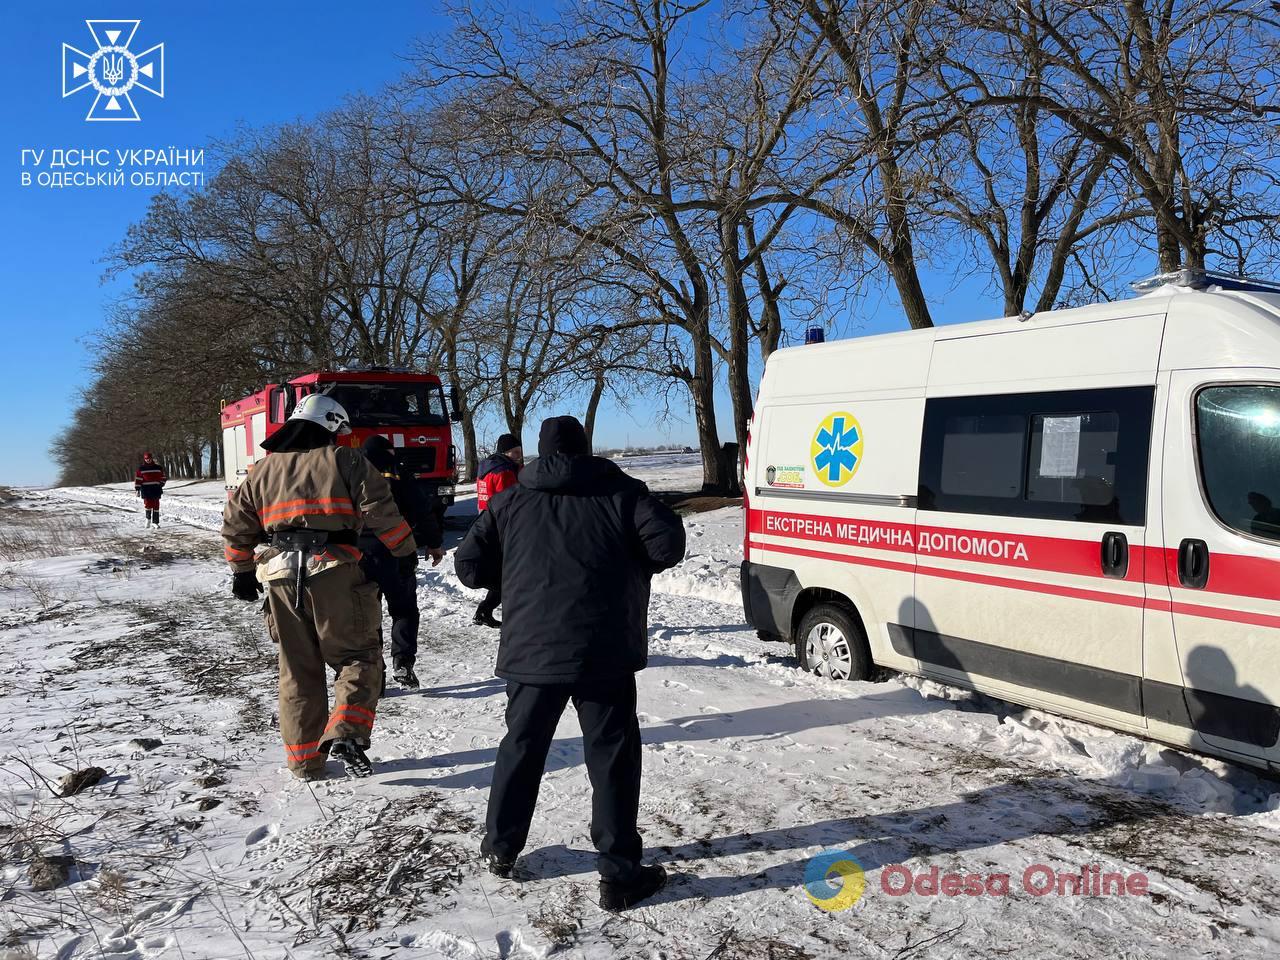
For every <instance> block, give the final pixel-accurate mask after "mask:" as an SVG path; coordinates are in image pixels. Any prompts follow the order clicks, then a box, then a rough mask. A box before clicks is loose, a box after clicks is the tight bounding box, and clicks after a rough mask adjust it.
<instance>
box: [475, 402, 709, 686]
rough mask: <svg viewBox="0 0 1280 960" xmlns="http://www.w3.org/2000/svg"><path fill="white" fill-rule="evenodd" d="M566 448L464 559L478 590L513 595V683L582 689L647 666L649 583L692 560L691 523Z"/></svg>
mask: <svg viewBox="0 0 1280 960" xmlns="http://www.w3.org/2000/svg"><path fill="white" fill-rule="evenodd" d="M566 419H569V418H566ZM575 423H576V421H575ZM581 429H582V428H581V426H580V425H578V426H577V430H579V431H580V430H581ZM545 432H546V431H545V425H544V434H545ZM584 439H585V438H584ZM564 446H565V445H559V449H560V450H561V452H550V453H548V452H547V451H548V450H552V449H556V448H557V445H555V444H552V445H551V446H548V445H545V444H540V445H539V453H540V454H541V455H540V456H539V458H538V460H537V461H535V462H534V463H532V464H530V465H529V466H527V467H525V469H524V470H523V471H522V472H521V474H520V481H519V483H518V484H517V485H516V486H514V487H511V488H509V489H507V490H503V491H502V492H501V493H499V494H498V495H497V496H496V497H494V498H493V500H492V501H491V502H490V504H489V509H488V510H486V511H484V512H483V513H481V514H480V517H479V519H478V520H477V521H476V523H475V524H474V525H473V526H472V528H471V531H470V533H469V534H468V535H467V538H466V540H465V541H463V543H462V545H461V546H460V547H459V548H458V550H457V553H456V555H455V558H454V565H455V569H456V570H457V573H458V578H459V579H460V580H461V581H462V582H463V583H464V584H466V585H467V586H469V587H489V588H492V587H496V586H501V588H502V614H503V615H502V637H501V642H500V643H499V646H498V664H497V671H496V672H497V674H498V676H499V677H502V678H504V679H506V680H515V681H518V682H521V683H533V684H537V683H542V684H550V683H575V682H578V681H581V680H592V679H607V678H612V677H619V676H624V675H626V674H629V673H634V672H635V671H637V670H641V669H643V668H644V666H645V663H646V661H647V659H648V623H647V620H648V608H649V580H650V578H651V577H652V576H653V575H654V574H655V573H657V572H658V571H660V570H665V569H667V568H668V567H672V566H674V565H675V564H677V563H679V562H680V560H681V559H683V557H684V546H685V535H684V525H683V523H682V522H681V520H680V518H679V517H678V516H676V514H675V513H673V512H672V511H671V510H669V509H668V508H667V507H666V506H664V505H663V504H662V503H660V502H659V501H658V500H656V499H655V498H654V497H652V496H651V495H650V494H649V491H648V488H647V487H645V485H644V484H643V483H641V482H640V481H639V480H636V479H635V478H633V477H629V476H627V475H626V474H625V473H623V472H622V470H621V469H620V468H619V467H618V466H617V464H615V463H613V462H612V461H611V460H605V459H602V458H599V457H592V456H585V455H576V456H575V455H571V453H566V452H563V447H564ZM568 446H569V447H570V450H571V451H576V450H577V449H578V448H579V447H580V446H581V443H580V442H575V443H573V444H569V445H568Z"/></svg>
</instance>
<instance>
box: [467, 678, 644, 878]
mask: <svg viewBox="0 0 1280 960" xmlns="http://www.w3.org/2000/svg"><path fill="white" fill-rule="evenodd" d="M570 700H572V701H573V706H574V708H575V709H576V710H577V711H578V723H579V724H580V725H581V727H582V752H583V756H584V759H585V760H586V765H587V776H588V777H589V778H590V780H591V842H592V843H594V844H595V847H596V850H597V851H599V854H600V856H599V858H598V860H597V861H596V865H597V869H598V870H599V871H600V877H601V879H603V880H614V881H624V882H625V881H629V880H631V879H632V878H633V877H634V876H635V874H636V871H637V870H638V869H639V867H640V855H641V853H642V849H643V848H642V845H641V843H640V833H639V831H638V830H637V829H636V817H637V816H638V814H639V811H640V722H639V720H637V719H636V678H635V676H634V675H628V676H626V677H620V678H618V679H616V680H603V681H601V680H593V681H590V682H582V683H577V684H556V685H553V686H541V685H539V686H534V685H533V684H528V683H516V682H514V681H509V682H508V683H507V734H506V736H504V737H503V738H502V743H501V745H500V746H499V747H498V759H497V762H496V764H495V765H494V770H493V787H492V789H491V790H490V791H489V814H488V818H487V822H486V830H485V839H484V844H483V845H482V849H483V850H484V852H486V853H492V854H496V855H497V856H499V857H501V858H502V859H504V860H514V859H515V858H516V857H517V856H518V855H519V854H520V851H521V850H523V849H524V845H525V841H526V840H528V838H529V824H530V823H531V822H532V821H533V808H534V805H535V804H536V803H537V800H538V785H539V783H540V782H541V781H542V771H543V767H544V766H545V765H546V762H547V751H548V750H549V749H550V747H551V740H552V738H553V737H554V736H555V732H556V723H557V722H558V721H559V720H560V715H561V714H562V713H563V712H564V708H565V705H566V704H567V703H568V702H569V701H570Z"/></svg>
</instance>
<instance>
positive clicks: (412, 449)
mask: <svg viewBox="0 0 1280 960" xmlns="http://www.w3.org/2000/svg"><path fill="white" fill-rule="evenodd" d="M311 393H323V394H326V395H327V396H330V397H332V398H333V399H334V400H336V401H338V402H339V403H340V404H342V406H343V407H345V408H346V411H347V414H348V415H349V416H350V417H351V433H350V434H348V435H347V436H343V437H339V438H338V442H339V443H342V444H346V445H349V446H353V447H359V446H360V445H361V444H363V443H364V441H365V440H366V439H367V438H368V437H370V436H372V435H373V434H381V435H382V436H384V437H386V438H387V439H388V440H390V441H391V442H392V444H393V445H394V446H395V448H396V452H397V453H398V454H399V457H400V462H401V463H402V464H403V465H404V468H405V473H406V475H407V477H409V478H412V479H414V480H416V481H417V482H418V483H420V484H421V485H422V486H423V487H424V488H425V489H424V492H425V493H430V494H433V495H435V497H436V498H437V499H438V502H439V503H440V505H441V509H443V508H444V507H445V506H448V505H449V504H451V503H453V498H454V488H455V486H456V484H457V482H458V470H457V448H456V447H455V446H454V444H453V429H452V423H456V422H457V421H459V420H461V419H462V412H461V400H460V397H459V395H458V391H457V388H456V387H455V388H454V389H453V390H452V391H451V396H450V401H451V403H450V405H449V406H446V405H445V397H444V389H443V387H442V386H441V383H440V378H439V377H437V376H435V375H433V374H429V373H416V372H413V371H409V370H400V369H391V368H387V367H367V368H361V369H358V370H352V369H341V370H336V371H323V372H317V373H307V374H303V375H302V376H300V377H294V378H293V379H292V380H290V381H289V382H288V383H269V384H267V385H266V386H265V387H263V388H262V389H261V390H259V391H257V392H256V393H251V394H250V395H249V396H247V397H245V398H243V399H242V400H237V401H236V402H235V403H226V404H223V407H222V447H223V453H224V457H225V463H226V485H227V489H228V490H231V489H234V488H235V487H236V486H238V485H239V483H240V481H241V480H243V479H244V478H245V476H246V475H247V474H248V472H249V470H250V468H251V467H252V466H253V464H254V463H256V462H257V461H258V460H259V459H261V458H262V457H264V456H266V455H267V452H266V451H265V450H263V449H262V446H261V444H262V441H263V440H265V439H266V438H267V437H269V436H271V435H272V434H273V433H275V432H276V431H277V430H279V429H280V428H281V427H282V426H283V425H284V422H285V421H286V420H288V419H289V414H291V413H292V412H293V408H294V406H295V405H296V404H297V403H298V401H299V400H301V399H302V398H303V397H305V396H307V395H308V394H311Z"/></svg>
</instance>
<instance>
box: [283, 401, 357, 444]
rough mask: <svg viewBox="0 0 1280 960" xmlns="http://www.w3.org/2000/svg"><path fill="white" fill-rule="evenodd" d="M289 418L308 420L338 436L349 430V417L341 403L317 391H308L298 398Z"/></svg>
mask: <svg viewBox="0 0 1280 960" xmlns="http://www.w3.org/2000/svg"><path fill="white" fill-rule="evenodd" d="M289 419H290V420H310V421H311V422H312V423H318V424H320V426H322V427H324V428H325V429H326V430H328V431H329V432H330V433H336V434H338V435H339V436H343V435H345V434H348V433H350V432H351V418H350V417H348V416H347V411H346V410H345V409H344V408H343V406H342V404H340V403H339V402H338V401H337V400H333V399H330V398H329V397H326V396H324V395H322V394H319V393H309V394H307V395H306V396H305V397H303V398H302V399H301V400H299V401H298V405H297V406H296V407H294V408H293V413H291V414H289Z"/></svg>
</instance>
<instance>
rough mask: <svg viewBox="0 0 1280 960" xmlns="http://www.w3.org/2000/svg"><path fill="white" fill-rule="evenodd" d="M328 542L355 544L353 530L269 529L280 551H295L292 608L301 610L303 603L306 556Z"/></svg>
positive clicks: (305, 580) (305, 581) (274, 543)
mask: <svg viewBox="0 0 1280 960" xmlns="http://www.w3.org/2000/svg"><path fill="white" fill-rule="evenodd" d="M329 544H345V545H346V546H350V547H354V546H355V545H356V532H355V531H354V530H310V529H308V528H306V527H291V528H288V529H284V530H273V531H271V545H272V546H273V547H275V548H276V549H277V550H279V551H280V552H281V553H297V554H299V556H298V573H297V578H296V580H295V581H294V595H293V609H295V610H297V611H299V612H301V611H302V603H303V587H305V586H306V585H307V558H308V557H310V556H311V555H312V554H314V553H319V552H320V551H321V550H323V549H324V548H325V547H327V546H328V545H329Z"/></svg>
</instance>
